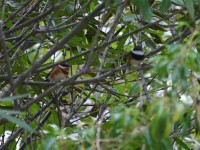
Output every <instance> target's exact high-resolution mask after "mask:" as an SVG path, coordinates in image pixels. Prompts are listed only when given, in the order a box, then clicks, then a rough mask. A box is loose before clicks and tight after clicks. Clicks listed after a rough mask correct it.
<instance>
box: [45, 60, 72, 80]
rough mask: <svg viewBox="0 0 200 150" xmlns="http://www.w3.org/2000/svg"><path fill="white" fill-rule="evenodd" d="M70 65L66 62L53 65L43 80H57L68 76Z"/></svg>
mask: <svg viewBox="0 0 200 150" xmlns="http://www.w3.org/2000/svg"><path fill="white" fill-rule="evenodd" d="M70 67H71V65H69V64H66V63H63V64H60V65H58V66H55V67H54V68H53V69H52V70H51V71H50V72H49V74H48V75H47V76H46V80H45V81H53V82H58V81H61V80H63V79H64V78H66V77H68V74H69V68H70Z"/></svg>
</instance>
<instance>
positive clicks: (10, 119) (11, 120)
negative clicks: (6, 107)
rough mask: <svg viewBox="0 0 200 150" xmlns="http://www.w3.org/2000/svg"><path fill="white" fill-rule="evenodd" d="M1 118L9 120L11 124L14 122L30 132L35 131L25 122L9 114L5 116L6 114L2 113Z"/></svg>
mask: <svg viewBox="0 0 200 150" xmlns="http://www.w3.org/2000/svg"><path fill="white" fill-rule="evenodd" d="M0 116H1V117H2V118H5V119H7V120H8V121H10V122H14V123H16V124H17V125H19V126H20V127H22V128H24V129H25V130H28V131H33V129H32V128H31V127H30V126H29V125H28V124H27V123H26V122H24V121H21V120H19V119H17V118H15V117H13V116H11V115H8V114H5V113H0Z"/></svg>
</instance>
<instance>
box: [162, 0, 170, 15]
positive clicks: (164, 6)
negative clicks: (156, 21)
mask: <svg viewBox="0 0 200 150" xmlns="http://www.w3.org/2000/svg"><path fill="white" fill-rule="evenodd" d="M170 5H171V1H170V0H163V1H162V3H161V6H160V11H161V13H162V14H164V13H165V12H166V11H167V10H168V9H169V8H170Z"/></svg>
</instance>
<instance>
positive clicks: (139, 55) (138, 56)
mask: <svg viewBox="0 0 200 150" xmlns="http://www.w3.org/2000/svg"><path fill="white" fill-rule="evenodd" d="M131 56H132V58H133V59H135V60H137V61H140V60H143V59H144V52H143V49H142V46H140V45H138V46H135V47H134V48H133V49H132V50H131Z"/></svg>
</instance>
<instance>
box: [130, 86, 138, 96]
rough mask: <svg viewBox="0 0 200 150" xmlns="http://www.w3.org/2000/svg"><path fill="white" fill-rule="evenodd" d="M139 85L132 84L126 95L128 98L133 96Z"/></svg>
mask: <svg viewBox="0 0 200 150" xmlns="http://www.w3.org/2000/svg"><path fill="white" fill-rule="evenodd" d="M139 85H140V84H139V83H136V84H134V85H133V86H132V87H131V89H130V91H129V93H128V95H129V96H131V95H133V93H134V92H135V90H136V89H137V88H138V86H139Z"/></svg>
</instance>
